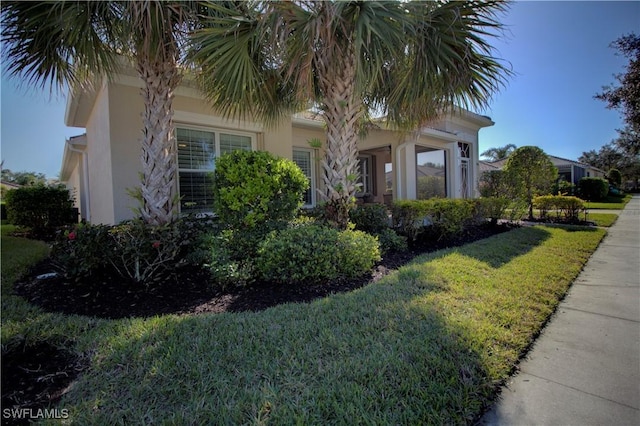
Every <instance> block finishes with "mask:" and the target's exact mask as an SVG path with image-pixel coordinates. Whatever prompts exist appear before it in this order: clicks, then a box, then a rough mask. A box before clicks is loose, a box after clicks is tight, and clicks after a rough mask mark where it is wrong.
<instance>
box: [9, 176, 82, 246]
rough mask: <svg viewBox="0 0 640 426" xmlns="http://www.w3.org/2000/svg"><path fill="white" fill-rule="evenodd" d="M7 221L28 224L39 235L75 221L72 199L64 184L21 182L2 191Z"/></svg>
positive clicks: (20, 224)
mask: <svg viewBox="0 0 640 426" xmlns="http://www.w3.org/2000/svg"><path fill="white" fill-rule="evenodd" d="M5 202H6V206H7V207H6V208H7V219H8V220H9V222H10V223H12V224H14V225H19V226H25V227H28V228H31V230H32V232H33V234H34V235H36V236H43V235H46V234H48V233H50V232H51V230H52V229H53V228H56V227H58V226H62V225H67V224H71V223H75V222H77V221H78V217H77V213H76V215H75V217H74V210H73V199H72V197H71V195H70V194H69V190H68V189H67V188H65V187H64V186H44V185H38V186H25V187H22V188H17V189H13V190H11V191H8V192H7V194H6V195H5Z"/></svg>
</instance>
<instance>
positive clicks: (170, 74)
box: [137, 55, 181, 225]
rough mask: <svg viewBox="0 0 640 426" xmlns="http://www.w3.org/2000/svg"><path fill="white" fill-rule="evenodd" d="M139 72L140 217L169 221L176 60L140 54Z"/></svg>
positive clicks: (172, 198) (172, 202)
mask: <svg viewBox="0 0 640 426" xmlns="http://www.w3.org/2000/svg"><path fill="white" fill-rule="evenodd" d="M137 65H138V73H139V75H140V78H141V79H142V81H143V84H144V87H143V89H142V91H141V94H142V99H143V101H144V113H143V115H142V121H143V133H142V167H143V171H142V184H141V196H142V208H141V215H142V219H143V220H144V221H145V222H146V223H148V224H150V225H163V224H166V223H169V222H171V220H172V219H173V218H174V216H175V210H176V201H177V197H176V192H175V189H176V186H177V185H176V167H175V165H176V153H175V143H174V138H175V136H174V131H173V130H174V129H173V106H172V102H173V96H174V90H175V89H176V87H177V86H178V85H179V84H180V77H181V75H180V72H179V70H178V68H177V66H176V63H175V62H171V61H159V60H153V59H151V58H149V57H145V56H144V55H141V57H139V58H138V64H137Z"/></svg>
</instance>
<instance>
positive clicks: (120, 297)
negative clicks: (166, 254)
mask: <svg viewBox="0 0 640 426" xmlns="http://www.w3.org/2000/svg"><path fill="white" fill-rule="evenodd" d="M509 229H511V225H507V224H504V225H497V226H491V225H488V224H485V225H477V226H472V227H469V228H468V229H466V230H465V231H464V232H462V233H460V234H457V235H454V236H451V237H449V238H442V239H440V240H437V239H435V238H434V239H422V240H421V241H422V242H421V243H419V244H414V246H413V247H412V250H410V251H407V252H392V253H388V254H386V255H385V256H384V258H383V259H382V261H380V262H378V263H377V265H376V267H375V269H374V270H373V271H371V273H368V274H365V275H363V276H360V277H356V278H352V279H347V278H340V279H336V280H331V281H328V282H323V283H319V284H298V285H290V284H278V283H272V282H264V281H262V282H254V283H252V284H251V285H248V286H244V287H239V288H231V289H229V290H224V291H223V290H220V289H216V288H215V287H214V286H212V285H211V284H210V283H209V279H208V276H207V273H206V271H203V270H200V269H197V268H182V269H181V270H178V271H176V273H175V275H174V276H173V277H170V278H169V279H168V280H166V281H165V282H161V283H157V284H154V285H152V286H148V287H147V286H144V285H141V284H135V283H127V282H123V280H122V279H120V278H118V277H111V276H100V275H98V276H92V277H91V278H90V279H87V280H85V281H84V282H70V281H68V280H66V279H65V278H64V277H63V276H62V275H60V274H58V275H56V276H55V277H52V278H43V279H38V278H37V277H38V276H41V275H45V274H49V273H51V272H55V271H56V268H55V266H54V265H53V264H52V262H51V261H50V259H46V260H44V261H42V262H40V263H39V264H37V265H36V266H35V267H33V268H32V269H31V270H30V272H29V274H28V275H26V276H25V277H23V278H22V279H21V280H20V281H18V282H17V283H16V284H15V285H14V291H15V293H16V294H17V295H19V296H22V297H23V298H25V299H26V300H28V301H29V302H30V303H32V304H34V305H36V306H39V307H41V308H43V309H45V310H46V311H49V312H60V313H64V314H67V315H71V314H77V315H87V316H94V317H100V318H108V319H116V318H126V317H152V316H155V315H166V314H203V313H220V312H241V311H260V310H264V309H267V308H269V307H271V306H275V305H278V304H281V303H292V302H309V301H311V300H313V299H317V298H320V297H324V296H327V295H330V294H333V293H341V292H346V291H350V290H353V289H356V288H359V287H362V286H364V285H366V284H367V283H369V282H371V281H372V280H373V281H375V280H377V279H379V278H380V277H382V276H384V275H386V274H388V273H389V271H391V270H394V269H397V268H398V267H400V266H401V265H403V264H404V263H406V262H408V261H410V260H411V259H412V258H414V257H415V256H417V255H419V254H423V253H428V252H432V251H434V250H439V249H442V248H446V247H454V246H461V245H464V244H467V243H470V242H473V241H476V240H479V239H482V238H486V237H489V236H491V235H495V234H498V233H501V232H505V231H507V230H509Z"/></svg>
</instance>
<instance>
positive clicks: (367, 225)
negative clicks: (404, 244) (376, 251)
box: [349, 204, 389, 235]
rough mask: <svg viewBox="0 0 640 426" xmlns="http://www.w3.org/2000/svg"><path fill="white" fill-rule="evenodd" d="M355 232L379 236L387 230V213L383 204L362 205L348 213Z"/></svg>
mask: <svg viewBox="0 0 640 426" xmlns="http://www.w3.org/2000/svg"><path fill="white" fill-rule="evenodd" d="M349 219H350V220H351V223H353V224H354V225H355V227H356V229H357V230H360V231H364V232H368V233H369V234H374V235H375V234H379V233H381V232H384V231H385V230H386V229H388V228H389V212H388V211H387V206H385V205H384V204H363V205H360V206H357V207H356V208H355V209H352V210H351V212H349Z"/></svg>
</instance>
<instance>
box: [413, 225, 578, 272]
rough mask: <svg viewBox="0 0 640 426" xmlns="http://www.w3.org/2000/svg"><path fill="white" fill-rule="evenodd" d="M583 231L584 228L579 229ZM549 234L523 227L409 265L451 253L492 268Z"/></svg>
mask: <svg viewBox="0 0 640 426" xmlns="http://www.w3.org/2000/svg"><path fill="white" fill-rule="evenodd" d="M581 230H584V228H581ZM550 236H551V234H550V233H549V232H548V231H547V230H545V229H543V228H541V227H525V228H518V229H514V230H512V231H510V232H507V233H504V234H500V235H495V236H493V237H489V238H486V239H484V240H481V241H477V242H475V243H474V244H469V245H464V246H461V247H453V248H451V249H448V250H440V251H438V252H435V253H430V254H426V255H423V256H420V257H418V258H416V259H415V260H414V261H413V262H411V263H409V265H411V264H416V263H418V264H421V263H425V262H428V261H431V260H435V259H440V258H444V257H446V256H448V255H450V254H451V253H459V254H460V255H462V256H467V257H472V258H474V259H477V260H479V261H481V262H484V263H486V264H488V265H490V266H491V267H492V268H500V267H501V266H503V265H505V264H507V263H509V262H511V261H513V260H514V259H516V258H518V257H520V256H522V255H525V254H526V253H528V252H529V251H531V250H533V249H534V248H535V247H537V246H539V245H540V244H542V243H543V242H544V241H545V240H547V239H548V238H549V237H550Z"/></svg>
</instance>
